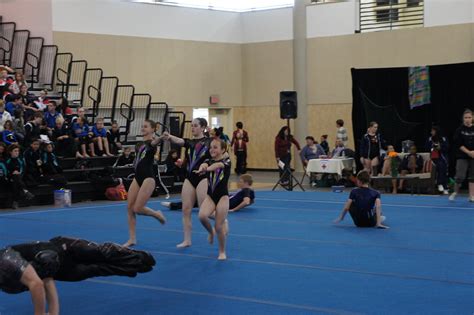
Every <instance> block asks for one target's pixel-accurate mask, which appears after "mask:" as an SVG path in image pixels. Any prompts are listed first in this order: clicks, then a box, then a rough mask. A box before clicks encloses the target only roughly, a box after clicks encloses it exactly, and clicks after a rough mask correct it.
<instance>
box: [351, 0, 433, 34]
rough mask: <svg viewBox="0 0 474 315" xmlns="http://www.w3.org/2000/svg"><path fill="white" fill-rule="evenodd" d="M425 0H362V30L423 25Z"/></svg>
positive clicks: (370, 30) (360, 21)
mask: <svg viewBox="0 0 474 315" xmlns="http://www.w3.org/2000/svg"><path fill="white" fill-rule="evenodd" d="M424 8H425V6H424V1H423V0H361V1H360V6H359V30H360V32H372V31H383V30H392V29H401V28H412V27H423V25H424Z"/></svg>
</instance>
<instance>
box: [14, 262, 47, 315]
mask: <svg viewBox="0 0 474 315" xmlns="http://www.w3.org/2000/svg"><path fill="white" fill-rule="evenodd" d="M20 281H21V283H23V284H24V285H25V286H26V287H28V289H29V290H30V293H31V300H32V302H33V307H34V310H35V313H34V314H35V315H44V314H45V313H46V312H45V310H46V301H45V292H44V284H43V281H41V279H40V277H39V276H38V274H37V273H36V271H35V269H34V268H33V267H32V266H31V265H28V267H26V269H25V271H24V272H23V275H22V276H21V279H20Z"/></svg>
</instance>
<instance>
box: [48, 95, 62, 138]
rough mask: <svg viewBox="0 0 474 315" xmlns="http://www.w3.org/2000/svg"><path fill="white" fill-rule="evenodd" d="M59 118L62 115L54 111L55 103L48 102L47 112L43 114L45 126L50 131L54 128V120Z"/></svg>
mask: <svg viewBox="0 0 474 315" xmlns="http://www.w3.org/2000/svg"><path fill="white" fill-rule="evenodd" d="M59 117H61V118H62V115H61V114H60V113H59V112H57V111H56V102H55V101H50V102H49V103H48V111H47V112H45V113H44V120H45V121H46V126H47V127H48V129H49V130H50V131H52V130H53V129H54V127H55V126H56V119H58V118H59Z"/></svg>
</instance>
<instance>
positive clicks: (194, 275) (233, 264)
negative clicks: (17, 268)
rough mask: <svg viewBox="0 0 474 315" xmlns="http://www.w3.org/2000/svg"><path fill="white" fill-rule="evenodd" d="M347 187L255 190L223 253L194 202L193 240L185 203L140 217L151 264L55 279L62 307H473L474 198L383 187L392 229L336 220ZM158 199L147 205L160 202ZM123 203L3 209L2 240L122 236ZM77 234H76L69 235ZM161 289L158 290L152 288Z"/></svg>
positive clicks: (22, 309) (407, 310)
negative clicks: (115, 273)
mask: <svg viewBox="0 0 474 315" xmlns="http://www.w3.org/2000/svg"><path fill="white" fill-rule="evenodd" d="M347 196H348V195H347V192H344V193H342V194H335V193H332V192H306V193H303V192H296V191H295V192H285V191H278V192H267V191H257V202H256V203H255V204H253V205H252V206H251V207H249V208H248V209H244V210H242V211H241V212H238V213H232V214H229V222H230V234H229V241H228V252H227V255H228V260H227V261H225V262H219V261H217V259H216V258H217V244H214V246H209V244H208V243H207V241H206V236H207V232H206V231H205V230H204V229H203V228H202V227H201V224H200V223H199V220H198V218H197V209H194V210H193V214H192V219H193V246H192V247H190V248H186V249H177V248H176V246H175V245H176V244H177V243H179V241H181V237H182V225H181V224H182V223H181V218H182V214H181V212H180V211H169V210H168V209H166V210H165V211H164V213H165V215H166V216H167V219H168V222H167V224H166V225H165V226H161V225H160V224H159V223H158V222H157V221H156V220H155V219H153V218H145V217H141V216H140V217H138V218H137V233H138V245H137V247H136V248H137V249H140V250H146V251H149V252H151V253H152V254H153V255H154V257H155V258H156V260H157V266H156V268H155V269H154V270H153V271H152V272H150V273H148V274H143V275H139V276H137V277H136V278H126V277H110V278H96V279H90V280H87V281H84V282H82V283H66V282H58V289H59V294H60V301H61V308H62V313H63V314H68V315H70V314H71V315H75V314H81V315H82V314H85V313H87V314H101V315H106V314H113V315H116V314H121V315H128V314H130V315H132V314H133V315H138V314H173V315H176V314H193V315H195V314H210V313H213V314H226V315H233V314H238V315H243V314H258V315H260V314H262V315H263V314H272V315H277V314H285V315H286V314H314V313H316V314H377V315H378V314H397V315H399V314H403V315H405V314H407V315H408V314H430V315H432V314H443V315H444V314H447V315H451V314H453V315H454V314H456V315H458V314H461V315H463V314H466V315H467V314H470V315H472V313H473V310H474V300H473V299H472V297H473V296H474V233H473V228H474V204H470V203H468V202H467V200H464V198H459V200H456V201H455V202H449V201H448V200H447V198H445V197H444V196H438V197H426V196H408V195H404V196H392V195H382V204H383V205H382V207H383V209H384V210H383V211H384V214H385V215H386V216H387V218H388V219H387V224H388V225H390V226H391V229H390V230H387V231H382V230H377V229H359V228H356V227H354V226H353V225H352V221H351V218H350V216H347V217H346V220H345V222H344V223H343V224H339V225H334V224H333V223H332V220H334V219H335V217H336V216H337V215H338V214H339V213H340V211H341V209H342V205H343V204H344V203H345V201H346V200H347ZM175 200H177V199H176V198H173V199H169V200H165V199H162V198H160V199H152V200H150V202H149V205H150V206H151V208H155V209H161V210H163V207H162V206H160V205H159V203H160V202H162V201H175ZM126 209H127V203H126V202H110V203H104V202H101V203H88V204H86V205H73V206H72V207H70V208H52V209H44V208H41V209H38V210H35V209H34V208H29V209H25V210H23V211H17V212H3V211H2V212H0V247H2V246H6V245H8V244H15V243H20V242H28V241H34V240H45V239H49V238H51V237H54V236H56V235H68V236H75V237H84V238H86V239H90V240H92V241H97V242H105V241H111V242H117V241H119V242H124V241H125V240H126V237H127V223H126V220H127V219H126V218H127V214H126V213H127V210H126ZM71 234H72V235H71ZM155 292H156V293H155ZM31 312H32V306H31V302H30V298H29V296H28V295H27V294H20V295H7V294H3V293H0V314H2V315H10V314H12V315H21V314H30V313H31Z"/></svg>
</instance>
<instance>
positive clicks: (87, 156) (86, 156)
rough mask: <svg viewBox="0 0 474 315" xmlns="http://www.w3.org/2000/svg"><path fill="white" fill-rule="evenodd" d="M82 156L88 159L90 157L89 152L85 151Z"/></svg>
mask: <svg viewBox="0 0 474 315" xmlns="http://www.w3.org/2000/svg"><path fill="white" fill-rule="evenodd" d="M82 156H83V157H84V158H86V159H88V158H90V156H89V154H87V153H84V154H83V155H82Z"/></svg>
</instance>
